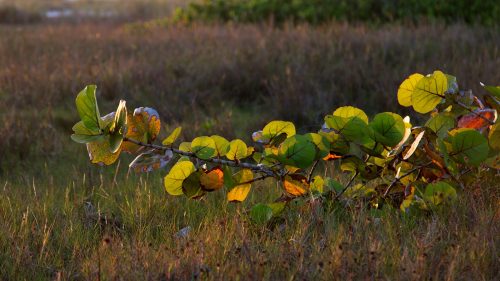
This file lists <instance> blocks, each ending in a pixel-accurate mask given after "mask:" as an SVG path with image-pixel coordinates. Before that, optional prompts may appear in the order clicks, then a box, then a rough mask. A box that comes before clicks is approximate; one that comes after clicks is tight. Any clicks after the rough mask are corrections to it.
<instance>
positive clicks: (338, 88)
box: [0, 24, 500, 162]
mask: <svg viewBox="0 0 500 281" xmlns="http://www.w3.org/2000/svg"><path fill="white" fill-rule="evenodd" d="M497 35H498V30H497V29H484V28H479V27H477V28H474V27H467V26H461V25H453V26H449V27H445V26H435V25H429V26H425V25H424V26H419V27H402V26H386V27H382V28H379V29H372V28H369V27H367V26H350V25H343V24H331V25H327V26H322V27H316V28H314V27H310V26H297V27H291V26H289V27H285V28H284V29H275V28H272V27H269V26H258V25H246V26H245V25H243V26H242V25H238V26H219V25H215V26H199V25H198V26H189V27H186V26H172V27H168V28H152V29H139V30H138V29H136V28H134V29H130V28H126V27H123V26H121V25H119V26H117V25H112V24H107V25H105V24H100V25H71V24H67V25H36V26H18V27H11V26H4V27H0V101H1V102H0V112H1V114H0V124H2V126H0V131H1V133H2V136H3V138H2V139H1V140H0V153H2V154H7V153H8V154H14V158H13V159H14V160H16V159H26V157H30V156H33V155H44V156H56V155H60V151H64V150H65V148H66V147H67V146H68V144H69V141H68V138H67V136H68V134H69V129H70V127H71V125H72V124H73V122H74V121H76V118H77V116H76V114H75V111H74V106H73V100H74V97H75V94H76V93H77V92H78V91H79V90H80V89H82V88H83V87H84V85H86V84H90V83H96V84H97V85H98V88H99V89H100V91H99V94H100V101H101V107H102V108H103V110H102V112H106V111H111V110H114V107H115V106H116V102H117V100H118V99H120V98H124V99H126V100H127V101H128V102H129V105H130V106H143V105H147V106H152V107H154V108H156V109H157V110H158V111H159V112H160V114H161V115H162V117H163V120H166V121H167V122H166V123H167V124H168V125H169V126H170V127H172V126H174V125H177V124H183V125H185V127H186V128H187V130H185V132H186V135H185V137H187V138H190V137H192V136H193V135H194V134H199V133H208V132H210V133H222V134H224V135H227V136H228V137H231V136H234V135H238V136H240V137H243V136H245V137H247V136H248V135H249V133H250V132H252V131H253V130H255V129H257V128H260V127H261V126H262V125H263V124H264V123H265V122H266V121H269V120H270V119H277V118H281V119H288V120H292V121H295V122H297V124H298V125H299V127H300V128H301V130H311V129H315V128H318V126H319V125H320V124H321V123H322V120H321V118H322V116H324V115H325V114H326V113H328V112H330V111H331V110H332V109H334V108H336V107H337V106H340V105H346V104H351V105H355V106H358V107H361V108H363V109H365V110H366V111H367V112H369V113H375V112H380V111H386V110H391V111H396V112H400V113H402V114H404V113H407V111H405V110H403V109H402V108H401V107H399V106H398V105H397V101H396V98H395V95H396V89H397V86H398V85H399V83H400V82H401V81H402V79H403V78H404V77H405V76H406V75H408V74H411V73H413V72H417V71H418V72H423V73H429V72H431V71H433V70H435V69H442V70H444V71H446V72H448V73H452V74H455V75H456V76H457V77H458V78H459V83H460V85H462V87H464V88H471V89H472V90H474V91H475V92H476V93H480V92H481V89H480V86H479V81H483V82H485V83H490V84H494V83H496V82H497V81H499V80H500V72H498V65H499V63H500V60H499V49H498V46H500V39H499V37H498V36H497ZM33 109H36V110H33ZM31 135H37V138H36V139H33V138H32V137H31ZM27 147H30V148H27ZM5 161H7V160H5ZM16 162H17V161H16Z"/></svg>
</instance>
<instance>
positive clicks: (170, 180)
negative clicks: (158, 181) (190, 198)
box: [163, 161, 196, 195]
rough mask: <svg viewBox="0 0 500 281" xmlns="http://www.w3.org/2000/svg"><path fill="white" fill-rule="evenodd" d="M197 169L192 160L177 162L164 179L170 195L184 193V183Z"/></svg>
mask: <svg viewBox="0 0 500 281" xmlns="http://www.w3.org/2000/svg"><path fill="white" fill-rule="evenodd" d="M195 171H196V167H195V166H194V164H193V163H192V162H191V161H182V162H177V163H176V164H175V165H174V166H173V167H172V169H170V172H169V173H168V174H167V175H166V176H165V178H164V179H163V185H164V186H165V190H166V191H167V192H168V193H169V194H170V195H182V194H183V192H182V183H183V182H184V180H185V179H186V178H187V177H189V176H190V175H191V174H192V173H194V172H195Z"/></svg>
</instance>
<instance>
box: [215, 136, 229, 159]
mask: <svg viewBox="0 0 500 281" xmlns="http://www.w3.org/2000/svg"><path fill="white" fill-rule="evenodd" d="M211 138H212V139H213V140H214V142H215V151H216V153H217V156H219V157H222V156H225V155H226V153H227V151H228V150H229V141H228V140H227V139H225V138H223V137H221V136H217V135H213V136H211Z"/></svg>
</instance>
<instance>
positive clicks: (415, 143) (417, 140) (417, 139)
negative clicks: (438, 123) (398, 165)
mask: <svg viewBox="0 0 500 281" xmlns="http://www.w3.org/2000/svg"><path fill="white" fill-rule="evenodd" d="M424 134H425V131H424V130H423V131H422V132H420V133H419V134H418V135H417V136H416V137H415V140H414V141H413V143H412V144H411V146H410V149H408V151H407V152H406V153H405V155H404V156H403V160H407V159H408V158H410V157H411V156H412V155H413V153H415V150H417V147H418V145H419V144H420V141H421V140H422V137H423V136H424Z"/></svg>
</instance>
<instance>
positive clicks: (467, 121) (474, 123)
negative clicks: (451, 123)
mask: <svg viewBox="0 0 500 281" xmlns="http://www.w3.org/2000/svg"><path fill="white" fill-rule="evenodd" d="M496 119H497V111H496V110H494V109H489V108H486V109H477V110H474V112H473V113H470V114H467V115H464V116H462V117H461V118H460V120H458V128H471V129H476V130H480V129H482V128H484V127H486V126H489V125H490V122H488V121H486V120H489V121H491V122H495V121H496Z"/></svg>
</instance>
